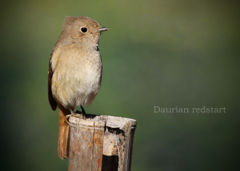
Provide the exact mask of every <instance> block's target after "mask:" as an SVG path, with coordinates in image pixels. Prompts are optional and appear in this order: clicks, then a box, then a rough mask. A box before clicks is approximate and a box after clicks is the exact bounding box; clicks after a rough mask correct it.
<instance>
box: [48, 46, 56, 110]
mask: <svg viewBox="0 0 240 171" xmlns="http://www.w3.org/2000/svg"><path fill="white" fill-rule="evenodd" d="M54 50H55V48H53V50H52V52H51V54H50V59H49V71H48V101H49V103H50V105H51V107H52V110H56V108H57V102H56V100H55V99H54V98H53V95H52V76H53V70H52V65H51V59H52V56H53V53H54Z"/></svg>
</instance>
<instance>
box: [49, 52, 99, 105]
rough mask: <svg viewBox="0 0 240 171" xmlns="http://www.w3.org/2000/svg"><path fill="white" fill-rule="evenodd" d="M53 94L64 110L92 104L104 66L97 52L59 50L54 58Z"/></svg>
mask: <svg viewBox="0 0 240 171" xmlns="http://www.w3.org/2000/svg"><path fill="white" fill-rule="evenodd" d="M52 68H53V78H52V93H53V96H54V98H55V99H57V101H58V102H60V103H62V105H64V106H65V107H67V106H72V107H75V106H76V105H78V106H79V105H85V104H91V103H92V101H93V100H94V98H95V97H96V95H97V93H98V91H99V89H100V86H101V77H102V76H101V75H102V62H101V56H100V53H99V51H97V50H94V49H92V50H91V49H79V48H72V49H65V50H62V51H60V50H58V51H56V53H55V54H54V55H53V57H52Z"/></svg>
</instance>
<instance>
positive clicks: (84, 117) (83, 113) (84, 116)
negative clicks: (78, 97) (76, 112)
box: [80, 105, 86, 119]
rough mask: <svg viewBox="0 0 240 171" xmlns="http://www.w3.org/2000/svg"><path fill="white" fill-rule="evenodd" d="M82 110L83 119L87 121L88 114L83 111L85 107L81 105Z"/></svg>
mask: <svg viewBox="0 0 240 171" xmlns="http://www.w3.org/2000/svg"><path fill="white" fill-rule="evenodd" d="M80 107H81V109H82V116H83V119H86V112H85V110H84V109H83V106H82V105H80Z"/></svg>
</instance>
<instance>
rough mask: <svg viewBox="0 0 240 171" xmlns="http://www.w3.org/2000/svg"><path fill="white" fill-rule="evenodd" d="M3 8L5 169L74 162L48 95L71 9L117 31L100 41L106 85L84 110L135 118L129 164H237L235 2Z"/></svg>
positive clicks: (239, 50) (54, 3) (140, 170)
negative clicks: (60, 149)
mask: <svg viewBox="0 0 240 171" xmlns="http://www.w3.org/2000/svg"><path fill="white" fill-rule="evenodd" d="M0 8H1V10H0V13H1V16H0V52H1V53H0V54H1V57H0V66H1V67H0V73H1V74H0V80H1V84H0V91H1V100H0V106H1V122H0V128H1V155H0V157H1V160H0V162H1V170H9V171H12V170H24V171H27V170H34V171H42V170H58V171H66V170H67V167H68V159H66V160H61V159H59V158H58V156H57V138H58V112H57V111H55V112H53V111H52V110H51V107H50V105H49V103H48V98H47V73H48V62H49V55H50V52H51V49H52V48H53V46H54V44H55V42H56V41H57V39H58V36H59V34H60V33H61V30H62V28H61V26H62V23H63V20H64V18H65V16H89V17H91V18H93V19H95V20H96V21H98V22H99V23H100V25H101V26H104V27H109V28H110V29H111V30H110V31H108V32H104V33H103V34H102V36H101V39H100V46H99V47H100V50H101V54H102V58H103V66H104V69H103V82H102V88H101V90H100V92H99V94H98V96H97V98H96V99H95V101H94V102H93V104H92V106H91V107H86V108H85V109H86V111H87V113H94V114H104V115H113V116H122V117H129V118H134V119H136V120H137V122H138V126H137V130H136V134H135V139H134V149H133V159H132V171H146V170H149V171H159V170H163V171H192V170H195V171H203V170H204V171H212V170H219V171H220V170H223V171H228V170H239V168H240V166H239V159H240V158H239V152H240V148H239V144H240V136H239V131H240V116H239V114H240V108H239V102H240V101H239V100H240V99H239V97H240V91H239V86H240V82H239V74H240V72H239V70H240V69H239V64H240V60H239V57H240V33H239V32H240V31H239V30H240V27H239V26H240V20H239V16H240V15H239V14H240V12H239V11H240V9H239V3H238V1H233V0H230V1H227V0H225V1H224V0H223V1H217V0H202V1H194V0H192V1H191V0H182V1H178V0H158V1H157V0H138V1H136V0H135V1H134V0H133V1H128V0H121V1H117V0H112V1H106V0H102V1H97V0H95V1H80V0H69V1H66V0H41V1H40V0H39V1H35V0H21V1H17V0H15V1H14V0H9V1H6V2H1V7H0ZM154 106H159V107H161V108H174V107H176V106H177V107H178V108H183V107H184V108H189V109H190V110H191V108H193V107H195V108H196V107H197V108H202V107H203V106H205V107H215V108H223V107H225V108H226V113H198V114H197V113H192V112H191V111H190V112H189V113H185V114H181V113H154ZM76 109H77V108H76Z"/></svg>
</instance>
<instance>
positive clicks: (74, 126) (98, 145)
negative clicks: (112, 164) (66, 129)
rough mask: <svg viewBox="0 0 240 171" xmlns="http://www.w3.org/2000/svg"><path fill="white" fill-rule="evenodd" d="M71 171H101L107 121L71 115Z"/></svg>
mask: <svg viewBox="0 0 240 171" xmlns="http://www.w3.org/2000/svg"><path fill="white" fill-rule="evenodd" d="M69 124H70V148H69V149H70V150H69V165H68V170H69V171H101V169H102V155H103V154H102V152H103V136H104V126H105V122H101V121H91V120H82V119H79V118H75V117H70V119H69Z"/></svg>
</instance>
